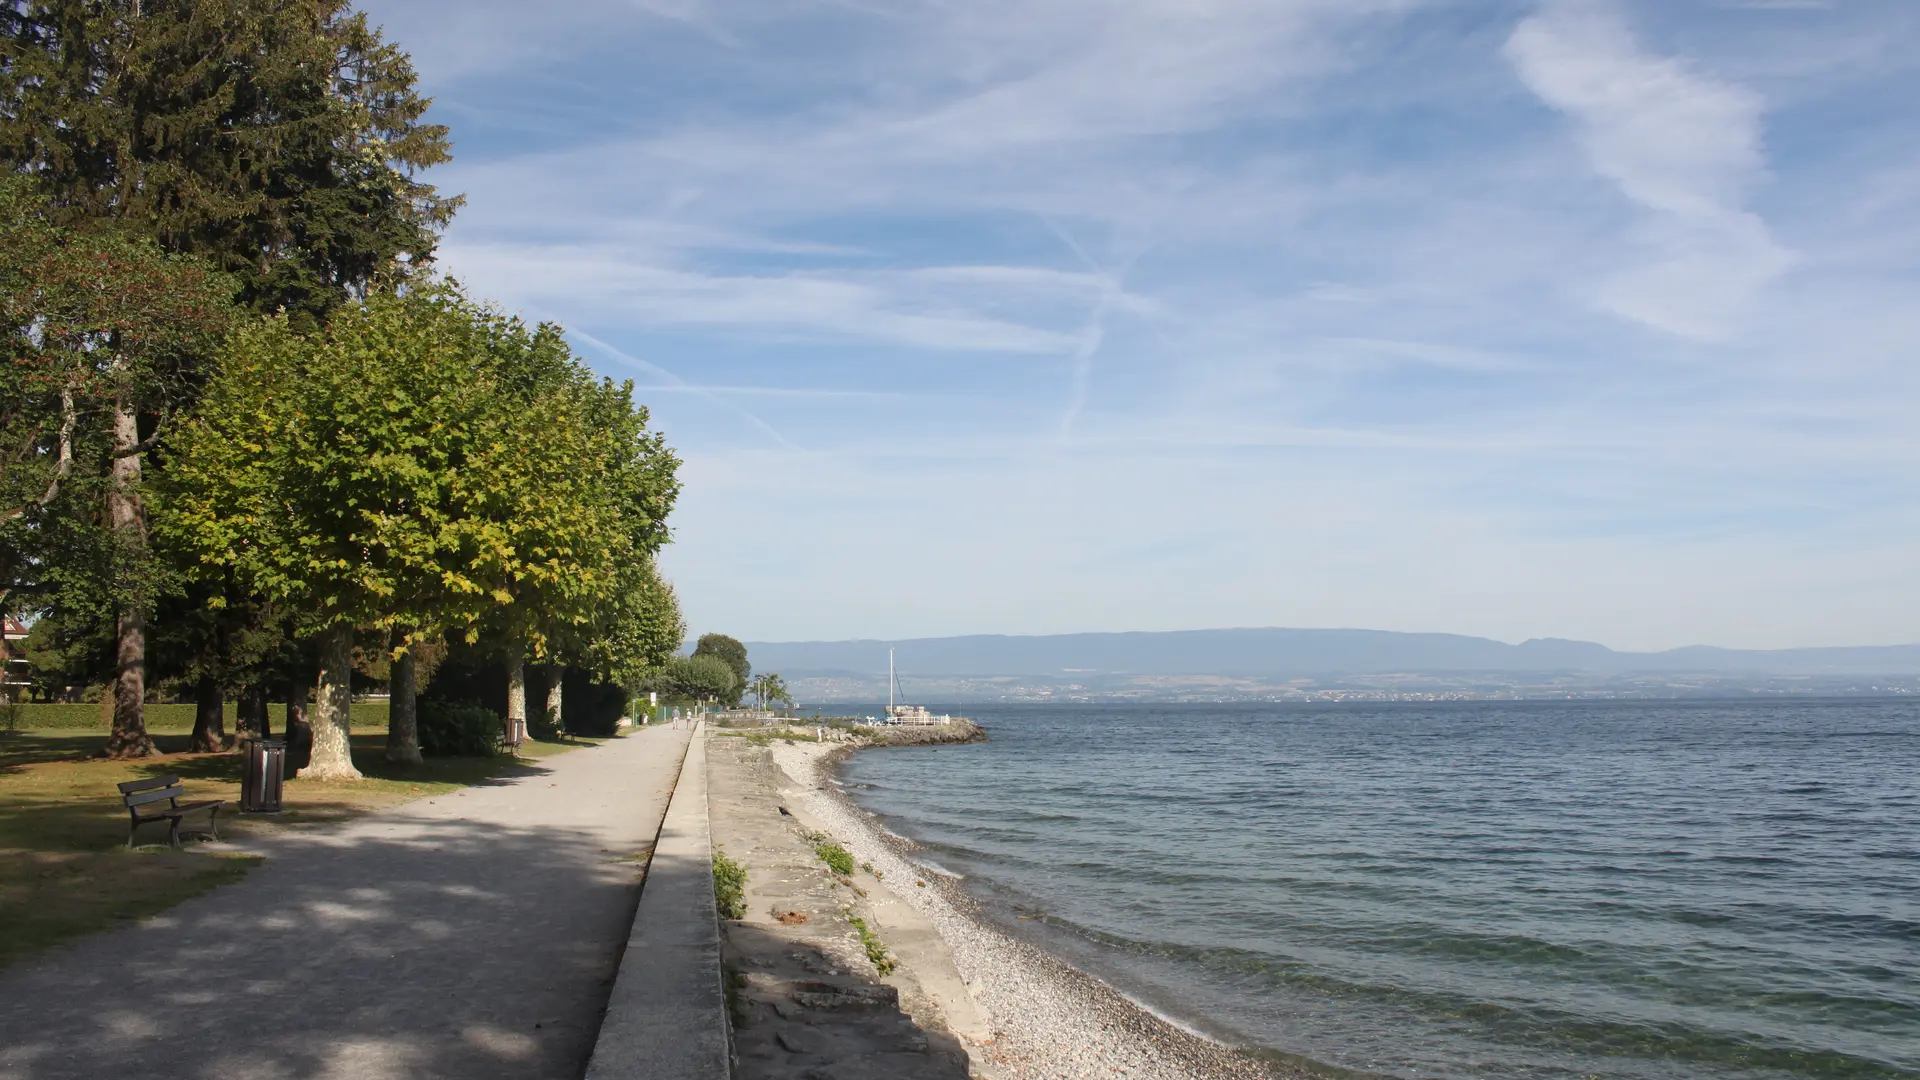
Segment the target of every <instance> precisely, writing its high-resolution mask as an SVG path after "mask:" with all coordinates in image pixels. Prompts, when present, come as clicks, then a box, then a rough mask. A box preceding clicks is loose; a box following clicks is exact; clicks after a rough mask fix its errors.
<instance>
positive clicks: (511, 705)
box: [507, 652, 527, 746]
mask: <svg viewBox="0 0 1920 1080" xmlns="http://www.w3.org/2000/svg"><path fill="white" fill-rule="evenodd" d="M526 731H527V660H526V657H524V656H521V655H520V654H519V653H517V652H516V653H514V654H513V655H511V656H509V657H507V743H508V744H509V745H512V746H518V745H520V740H521V738H523V737H524V736H525V735H526Z"/></svg>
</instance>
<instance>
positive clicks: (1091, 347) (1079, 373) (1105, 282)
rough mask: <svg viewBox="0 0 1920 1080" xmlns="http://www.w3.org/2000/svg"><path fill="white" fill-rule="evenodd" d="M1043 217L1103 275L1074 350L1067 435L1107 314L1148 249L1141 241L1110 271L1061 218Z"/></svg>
mask: <svg viewBox="0 0 1920 1080" xmlns="http://www.w3.org/2000/svg"><path fill="white" fill-rule="evenodd" d="M1040 220H1041V221H1043V222H1045V223H1046V226H1047V228H1049V229H1051V230H1053V235H1055V236H1057V237H1059V238H1060V242H1061V243H1063V244H1065V245H1067V247H1068V248H1069V249H1071V250H1072V251H1073V253H1074V254H1075V255H1077V256H1079V257H1080V261H1081V262H1083V263H1085V264H1086V266H1087V269H1089V270H1091V271H1093V274H1094V276H1095V277H1097V278H1099V279H1100V283H1101V286H1102V287H1101V289H1100V298H1099V299H1097V300H1095V301H1094V303H1093V309H1092V310H1091V311H1089V312H1087V321H1086V324H1085V325H1083V326H1082V327H1081V328H1080V345H1079V347H1078V348H1076V349H1074V351H1073V380H1072V382H1071V384H1070V386H1069V389H1068V391H1067V409H1066V412H1064V413H1062V414H1061V416H1060V437H1061V438H1062V439H1064V438H1066V437H1067V436H1068V435H1070V434H1072V433H1073V423H1074V421H1076V420H1078V419H1079V418H1080V413H1081V411H1082V410H1083V409H1085V408H1086V407H1087V394H1088V392H1089V391H1090V390H1091V389H1092V387H1093V358H1094V355H1095V354H1096V353H1098V352H1099V351H1100V345H1101V343H1102V342H1104V341H1105V340H1106V336H1107V314H1108V313H1109V312H1111V311H1112V310H1113V304H1114V301H1115V300H1118V299H1119V298H1120V294H1121V293H1122V292H1124V291H1125V285H1124V282H1125V279H1126V276H1127V273H1128V272H1129V271H1131V270H1132V269H1133V264H1134V263H1135V262H1138V261H1139V259H1140V256H1141V255H1142V254H1144V253H1145V252H1146V246H1145V245H1142V247H1141V248H1140V250H1139V251H1136V252H1134V253H1133V254H1132V255H1129V256H1127V257H1126V258H1125V259H1123V260H1121V262H1120V264H1119V265H1118V266H1116V267H1114V269H1112V270H1111V271H1109V270H1108V269H1107V268H1105V267H1103V266H1101V265H1100V264H1099V263H1098V262H1095V261H1094V259H1093V256H1091V255H1089V254H1087V249H1085V248H1083V247H1081V246H1080V244H1079V242H1078V241H1076V240H1075V239H1074V238H1073V237H1072V236H1071V235H1070V234H1069V233H1068V232H1067V230H1065V229H1064V228H1061V226H1060V223H1059V222H1057V221H1055V220H1053V218H1051V217H1048V216H1045V215H1043V216H1042V217H1041V218H1040Z"/></svg>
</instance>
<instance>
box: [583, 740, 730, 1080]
mask: <svg viewBox="0 0 1920 1080" xmlns="http://www.w3.org/2000/svg"><path fill="white" fill-rule="evenodd" d="M721 980H722V975H721V971H720V924H719V920H718V916H717V913H716V912H715V910H714V902H713V835H712V833H711V832H710V831H709V829H708V826H707V733H706V730H705V729H704V727H703V728H702V729H701V730H700V731H697V732H695V733H694V736H693V740H692V742H691V743H690V744H689V745H688V747H687V756H686V759H685V761H683V762H682V763H681V766H680V778H679V780H678V781H677V782H676V783H675V785H674V789H673V800H672V801H671V802H670V803H668V804H667V815H666V819H665V820H664V821H663V822H661V826H660V838H659V840H658V841H657V842H656V843H655V844H654V849H653V859H652V861H651V862H650V863H649V864H648V866H647V877H646V881H645V884H644V885H642V887H641V890H640V906H639V908H638V909H637V910H636V911H635V913H634V918H633V932H632V933H631V934H630V935H629V936H628V938H627V950H626V953H625V954H624V955H623V956H622V957H621V959H620V972H619V974H618V975H617V976H616V978H615V981H614V985H613V995H612V997H611V998H610V999H609V1000H608V1002H607V1014H606V1018H605V1019H604V1020H602V1021H601V1024H600V1038H599V1041H598V1042H596V1043H595V1044H594V1048H593V1058H592V1060H591V1061H590V1062H589V1063H588V1065H587V1080H669V1078H672V1080H727V1078H728V1077H730V1076H731V1075H732V1066H731V1060H730V1049H729V1039H728V1034H727V1003H726V993H725V990H724V988H723V986H722V982H721Z"/></svg>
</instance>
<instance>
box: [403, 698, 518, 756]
mask: <svg viewBox="0 0 1920 1080" xmlns="http://www.w3.org/2000/svg"><path fill="white" fill-rule="evenodd" d="M419 709H420V711H419V718H418V724H419V733H420V753H422V754H423V755H425V756H427V757H492V756H493V755H495V754H498V753H499V752H500V740H501V738H502V737H503V736H505V735H506V731H507V722H506V721H505V720H502V719H501V718H500V714H499V713H496V712H494V711H493V710H492V709H489V708H487V707H486V706H484V705H475V704H474V703H473V702H470V701H453V702H448V701H426V700H422V701H421V702H420V705H419Z"/></svg>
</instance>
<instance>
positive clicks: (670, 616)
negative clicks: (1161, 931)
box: [157, 284, 678, 768]
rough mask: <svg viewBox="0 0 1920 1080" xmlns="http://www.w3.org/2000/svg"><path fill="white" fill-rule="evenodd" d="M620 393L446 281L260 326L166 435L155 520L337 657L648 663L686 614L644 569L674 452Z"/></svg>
mask: <svg viewBox="0 0 1920 1080" xmlns="http://www.w3.org/2000/svg"><path fill="white" fill-rule="evenodd" d="M629 395H630V388H628V387H616V386H613V385H612V384H608V383H601V382H597V381H596V380H594V379H593V378H592V377H591V375H590V374H589V373H587V372H586V371H585V369H584V368H583V367H582V366H581V365H579V363H578V362H577V361H575V360H574V359H573V358H572V356H571V354H570V353H569V352H568V350H567V348H566V344H565V341H564V339H563V338H562V337H561V335H560V333H559V331H558V329H557V328H555V327H551V326H540V327H536V328H531V329H530V328H528V327H527V326H525V325H524V324H523V323H521V322H520V321H519V320H517V319H512V318H509V317H507V316H504V315H502V314H500V313H498V312H496V311H493V310H491V309H488V308H485V307H483V306H481V305H477V304H474V303H473V302H471V301H470V300H468V299H467V298H466V297H465V296H464V295H463V294H462V293H461V292H460V291H459V290H458V289H457V288H455V287H454V286H452V285H449V284H440V285H434V286H430V287H426V288H418V289H411V290H408V291H406V292H403V293H380V294H377V295H375V296H373V297H371V298H369V299H368V300H366V301H364V302H361V303H355V304H351V305H348V306H347V307H345V308H342V309H341V310H340V312H338V313H337V314H336V315H335V317H334V318H333V319H332V320H330V321H329V323H328V324H327V326H326V327H325V328H324V329H323V330H320V331H317V332H313V333H302V332H300V331H299V330H298V329H297V328H296V327H295V325H294V322H293V320H292V319H291V318H289V317H286V316H276V317H273V318H269V319H265V320H261V321H259V322H257V323H254V324H251V325H249V326H246V327H244V328H242V329H241V330H240V331H238V332H237V333H235V334H234V336H233V338H232V340H231V341H230V342H229V344H228V346H227V348H226V349H225V351H224V352H223V353H222V354H221V358H220V363H219V367H218V370H217V373H216V375H215V377H214V379H213V380H212V382H211V383H210V384H209V385H208V387H207V390H206V393H205V394H204V396H203V397H202V400H201V402H200V404H199V407H198V409H197V410H196V412H195V414H194V415H193V416H192V417H190V418H188V419H187V420H185V421H184V422H183V423H182V424H180V425H179V426H178V427H177V428H176V431H175V434H174V436H173V437H172V438H171V439H170V440H169V441H168V443H167V444H166V451H167V455H168V460H169V462H170V465H169V468H168V469H167V471H166V474H165V480H164V486H163V488H162V491H163V494H164V499H163V501H162V502H161V504H160V508H161V511H162V512H161V514H160V515H159V518H158V521H157V529H158V531H159V534H160V535H161V536H162V537H163V539H164V540H165V541H166V542H168V543H169V544H171V545H173V546H175V547H177V548H178V549H180V550H181V551H183V552H187V553H190V555H191V557H192V558H193V560H194V562H195V564H196V565H197V566H199V567H201V568H202V569H203V570H205V571H212V572H224V571H226V570H231V571H232V572H234V573H236V574H238V575H239V577H240V579H241V580H242V581H244V582H245V583H246V584H247V585H248V586H249V587H250V588H251V589H252V590H254V591H256V592H257V593H258V594H260V595H261V596H263V597H265V598H266V600H267V601H268V602H270V603H272V604H274V605H276V606H278V607H281V608H284V609H287V610H292V611H296V612H299V615H298V616H297V624H298V626H299V629H300V631H301V632H302V633H305V634H309V635H312V636H314V637H316V638H319V639H322V640H326V641H331V642H334V643H335V646H334V647H336V648H338V647H339V646H338V642H340V641H341V640H345V641H346V642H347V644H348V645H349V646H350V644H351V634H352V632H353V630H354V628H356V627H360V628H371V629H376V630H380V631H385V632H388V633H391V634H393V635H394V636H395V638H396V640H397V641H398V642H399V643H400V644H399V645H398V650H399V651H400V652H402V653H404V652H405V650H406V649H407V648H409V646H410V644H411V643H413V642H418V641H423V640H427V639H428V638H430V637H432V636H434V635H438V634H441V633H445V632H448V631H453V632H456V633H459V634H462V635H464V636H465V637H466V639H467V640H468V641H469V642H472V641H476V640H478V638H479V637H480V636H481V634H482V633H483V632H484V631H485V630H486V629H488V628H489V626H493V627H500V626H506V627H509V628H511V629H512V630H514V631H517V632H518V633H519V634H520V635H522V636H523V638H524V642H515V643H514V644H513V645H512V646H511V647H513V648H516V649H529V650H531V651H532V652H533V653H534V654H535V655H546V654H547V653H550V652H552V651H554V650H555V647H556V645H558V644H559V643H561V642H562V641H564V642H566V643H568V644H571V645H574V646H576V647H577V648H578V649H579V651H580V653H581V654H582V655H596V656H598V657H599V658H600V659H601V660H602V667H603V668H604V669H605V672H606V674H608V675H613V674H616V673H617V670H616V669H622V668H624V667H627V666H631V665H636V664H643V663H649V662H657V660H658V658H660V657H662V656H664V653H665V650H664V649H661V648H659V647H658V644H657V643H656V642H655V639H656V638H658V637H660V636H661V631H662V630H663V629H664V627H662V626H660V625H659V624H660V623H662V622H666V623H668V624H669V625H674V624H677V621H678V619H677V612H674V611H673V609H672V608H671V607H670V606H667V605H666V604H664V602H663V601H664V598H665V595H666V594H665V592H664V588H663V587H661V586H659V585H658V583H657V581H656V580H655V579H654V578H653V577H652V576H651V572H650V571H651V557H652V551H653V549H654V548H655V547H657V545H658V543H659V541H660V538H661V537H663V536H664V530H663V525H662V519H663V518H664V516H665V513H666V511H667V510H668V509H669V508H670V507H671V505H672V500H673V496H674V494H675V492H676V491H677V487H676V483H675V481H674V478H673V467H674V465H675V461H674V459H673V458H672V456H671V455H670V454H668V453H667V452H666V451H665V448H664V446H663V445H662V444H661V443H660V441H659V439H658V437H657V436H655V435H653V434H651V433H649V432H647V431H646V416H645V413H644V411H641V410H637V409H635V408H633V407H632V405H631V403H630V400H629ZM675 628H677V626H676V627H675ZM315 747H316V753H318V752H319V751H320V749H321V739H320V732H319V730H318V728H317V727H316V735H315ZM341 767H342V768H345V767H350V766H345V765H344V764H343V765H341Z"/></svg>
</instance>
